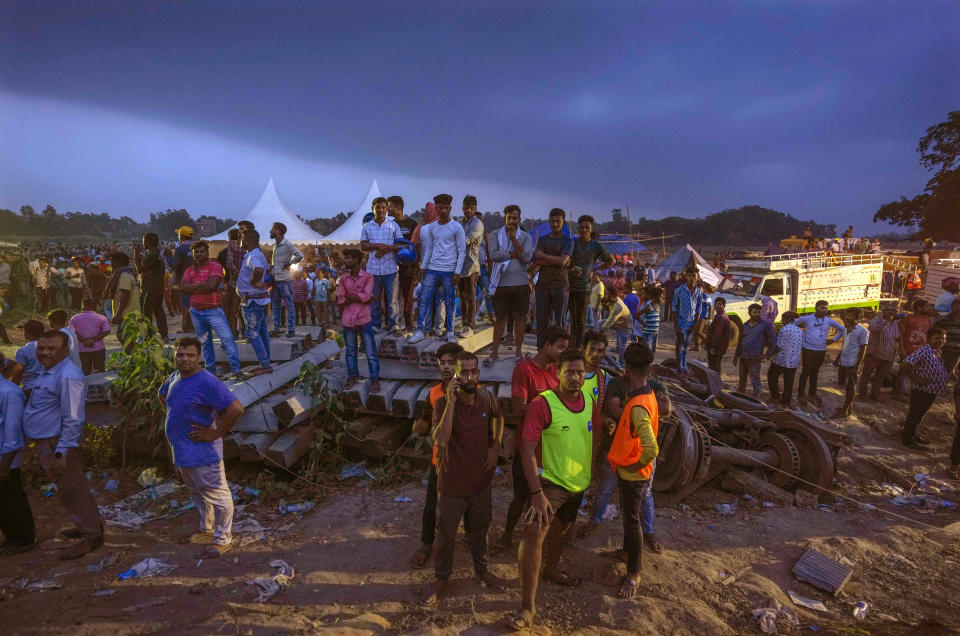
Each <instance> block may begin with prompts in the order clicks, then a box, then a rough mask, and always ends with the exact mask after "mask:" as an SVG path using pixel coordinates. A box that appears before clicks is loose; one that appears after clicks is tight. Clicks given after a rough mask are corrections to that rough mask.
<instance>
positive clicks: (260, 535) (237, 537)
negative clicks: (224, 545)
mask: <svg viewBox="0 0 960 636" xmlns="http://www.w3.org/2000/svg"><path fill="white" fill-rule="evenodd" d="M233 536H234V539H233V540H234V542H235V544H234V545H235V547H238V548H239V547H242V546H245V545H247V544H248V543H254V542H256V541H263V540H264V539H265V538H266V537H267V529H266V528H264V527H263V526H261V525H260V522H259V521H257V520H256V519H254V518H253V517H252V516H246V517H244V518H242V519H236V518H235V519H234V522H233Z"/></svg>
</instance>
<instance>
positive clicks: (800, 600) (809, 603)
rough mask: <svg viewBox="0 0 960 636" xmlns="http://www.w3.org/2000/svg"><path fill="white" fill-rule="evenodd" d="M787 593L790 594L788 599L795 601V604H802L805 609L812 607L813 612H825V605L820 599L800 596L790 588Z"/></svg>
mask: <svg viewBox="0 0 960 636" xmlns="http://www.w3.org/2000/svg"><path fill="white" fill-rule="evenodd" d="M787 594H788V595H789V596H790V600H791V601H793V602H794V603H796V604H797V605H802V606H803V607H806V608H807V609H812V610H813V611H815V612H827V611H829V610H827V606H826V605H824V604H823V602H822V601H818V600H817V599H813V598H807V597H805V596H800V595H799V594H797V593H796V592H794V591H792V590H787Z"/></svg>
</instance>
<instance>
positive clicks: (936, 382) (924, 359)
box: [904, 345, 949, 395]
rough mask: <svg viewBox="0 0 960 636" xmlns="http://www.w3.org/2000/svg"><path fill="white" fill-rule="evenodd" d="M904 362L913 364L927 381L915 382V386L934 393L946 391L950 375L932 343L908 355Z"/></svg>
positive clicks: (925, 391) (938, 393) (915, 369)
mask: <svg viewBox="0 0 960 636" xmlns="http://www.w3.org/2000/svg"><path fill="white" fill-rule="evenodd" d="M904 362H906V363H907V364H909V365H911V366H913V370H914V371H915V372H916V373H917V375H919V376H921V377H922V378H923V379H924V380H925V382H922V383H917V384H914V385H913V388H915V389H916V390H918V391H923V392H924V393H933V394H934V395H940V394H941V393H944V392H946V390H947V381H948V380H949V376H948V375H947V370H946V368H945V367H944V366H943V360H941V359H940V352H939V351H935V350H934V349H933V347H931V346H930V345H923V346H922V347H920V348H919V349H917V350H916V351H914V352H913V353H911V354H910V355H908V356H907V358H906V359H905V360H904Z"/></svg>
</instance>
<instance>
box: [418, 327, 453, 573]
mask: <svg viewBox="0 0 960 636" xmlns="http://www.w3.org/2000/svg"><path fill="white" fill-rule="evenodd" d="M461 351H463V347H461V346H460V345H459V344H457V343H456V342H445V343H443V344H442V345H440V348H439V349H437V353H436V356H437V366H438V367H439V368H440V383H439V384H437V385H435V386H433V387H431V388H430V394H429V396H428V397H427V403H426V404H425V405H424V407H423V411H422V412H421V413H420V417H418V418H417V420H416V421H415V422H414V423H413V432H414V433H416V434H417V435H422V436H427V435H430V434H431V432H432V430H433V410H434V408H436V405H437V402H439V401H440V398H442V397H443V396H444V395H445V394H446V392H447V384H448V383H449V382H450V378H452V377H453V361H454V358H456V356H457V354H459V353H460V352H461ZM428 471H429V472H428V474H427V496H426V498H425V499H424V501H423V513H422V514H421V515H420V520H421V530H420V549H419V550H417V551H416V552H415V553H414V555H413V560H412V562H413V567H415V568H422V567H423V566H424V565H426V563H427V559H429V558H430V553H431V552H432V551H433V541H434V539H435V538H436V532H437V444H436V442H434V444H433V454H432V457H431V458H430V466H429V467H428Z"/></svg>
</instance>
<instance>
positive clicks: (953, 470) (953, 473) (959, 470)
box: [947, 464, 960, 479]
mask: <svg viewBox="0 0 960 636" xmlns="http://www.w3.org/2000/svg"><path fill="white" fill-rule="evenodd" d="M947 472H948V473H949V474H950V477H951V478H953V479H960V464H951V466H950V468H948V469H947Z"/></svg>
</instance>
